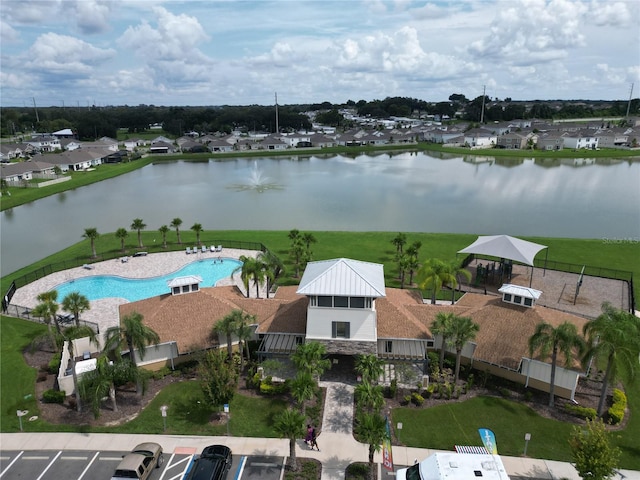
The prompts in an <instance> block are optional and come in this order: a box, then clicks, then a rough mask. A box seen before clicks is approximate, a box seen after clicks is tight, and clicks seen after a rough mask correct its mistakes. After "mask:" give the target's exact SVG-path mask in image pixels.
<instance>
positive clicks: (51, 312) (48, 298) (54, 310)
mask: <svg viewBox="0 0 640 480" xmlns="http://www.w3.org/2000/svg"><path fill="white" fill-rule="evenodd" d="M36 300H38V301H39V302H40V304H38V305H36V309H38V310H39V311H40V312H41V313H43V314H44V315H36V316H38V317H42V318H43V320H44V322H45V323H47V324H50V323H51V321H52V320H53V324H54V325H55V326H56V332H57V334H58V337H60V336H61V335H62V328H61V327H60V322H59V321H58V308H59V305H58V291H57V290H49V291H48V292H42V293H40V294H38V296H37V297H36ZM41 305H42V306H41ZM57 344H58V342H57V341H56V342H55V343H54V348H56V346H57Z"/></svg>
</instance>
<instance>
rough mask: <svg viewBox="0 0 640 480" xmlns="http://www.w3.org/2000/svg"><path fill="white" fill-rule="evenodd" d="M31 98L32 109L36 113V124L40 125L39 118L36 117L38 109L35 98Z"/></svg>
mask: <svg viewBox="0 0 640 480" xmlns="http://www.w3.org/2000/svg"><path fill="white" fill-rule="evenodd" d="M31 98H33V109H34V110H35V111H36V122H38V123H40V117H39V116H38V107H36V97H31Z"/></svg>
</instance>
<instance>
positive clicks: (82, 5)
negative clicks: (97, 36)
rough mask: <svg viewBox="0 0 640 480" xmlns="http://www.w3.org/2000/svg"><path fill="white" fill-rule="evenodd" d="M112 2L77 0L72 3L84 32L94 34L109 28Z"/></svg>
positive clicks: (80, 27) (78, 22) (79, 25)
mask: <svg viewBox="0 0 640 480" xmlns="http://www.w3.org/2000/svg"><path fill="white" fill-rule="evenodd" d="M111 4H112V2H107V1H104V0H77V1H76V2H75V3H73V4H70V5H72V7H73V9H74V10H75V15H76V22H77V24H78V28H79V29H80V31H81V32H82V33H86V34H93V33H101V32H105V31H107V30H109V28H110V27H109V21H110V20H111Z"/></svg>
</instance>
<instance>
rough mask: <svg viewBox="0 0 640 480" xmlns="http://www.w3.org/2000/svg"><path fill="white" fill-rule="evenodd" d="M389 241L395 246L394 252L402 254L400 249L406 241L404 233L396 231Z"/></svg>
mask: <svg viewBox="0 0 640 480" xmlns="http://www.w3.org/2000/svg"><path fill="white" fill-rule="evenodd" d="M391 243H393V244H394V245H395V247H396V253H398V254H402V249H403V248H404V246H405V244H406V243H407V235H406V234H404V233H398V235H396V236H395V237H394V238H393V240H391Z"/></svg>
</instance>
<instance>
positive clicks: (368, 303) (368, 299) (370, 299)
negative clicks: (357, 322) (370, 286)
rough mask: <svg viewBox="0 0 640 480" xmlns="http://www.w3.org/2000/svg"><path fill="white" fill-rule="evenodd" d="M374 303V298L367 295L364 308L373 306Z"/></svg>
mask: <svg viewBox="0 0 640 480" xmlns="http://www.w3.org/2000/svg"><path fill="white" fill-rule="evenodd" d="M372 305H373V299H372V298H371V297H367V298H365V299H364V308H371V306H372Z"/></svg>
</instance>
